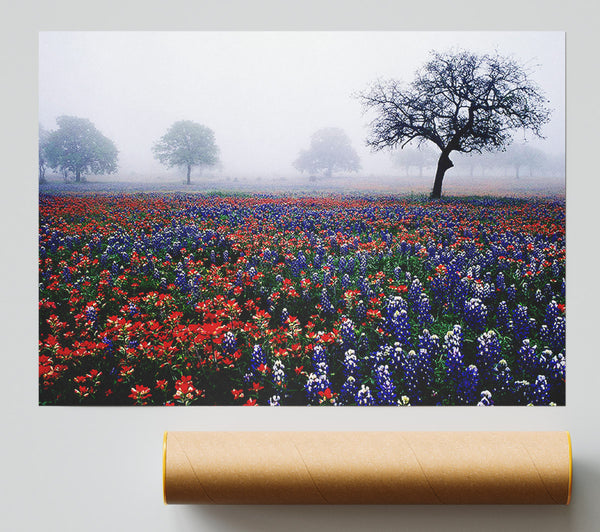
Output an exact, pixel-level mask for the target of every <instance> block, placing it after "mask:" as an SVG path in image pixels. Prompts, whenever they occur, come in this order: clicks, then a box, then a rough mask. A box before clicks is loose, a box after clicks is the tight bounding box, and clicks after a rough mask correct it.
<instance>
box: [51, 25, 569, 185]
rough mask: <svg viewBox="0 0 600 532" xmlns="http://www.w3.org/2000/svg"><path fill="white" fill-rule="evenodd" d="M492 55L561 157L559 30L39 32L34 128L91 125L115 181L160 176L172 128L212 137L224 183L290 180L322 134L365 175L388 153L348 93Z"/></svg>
mask: <svg viewBox="0 0 600 532" xmlns="http://www.w3.org/2000/svg"><path fill="white" fill-rule="evenodd" d="M448 48H464V49H467V50H471V51H476V52H482V53H483V52H494V51H498V52H499V53H501V54H503V55H509V56H512V57H514V58H515V59H517V60H519V61H520V62H522V63H523V64H525V65H526V66H528V67H529V66H530V67H532V68H533V69H534V72H533V74H532V76H531V77H532V78H533V79H534V80H535V81H536V82H537V83H538V84H539V86H540V87H541V88H542V90H543V92H544V93H545V95H546V97H547V98H548V99H549V100H550V103H549V106H550V107H551V108H552V109H553V110H554V112H553V114H552V120H551V122H550V123H549V124H548V125H547V126H546V127H545V129H544V134H545V136H546V137H547V138H546V140H545V141H541V142H537V141H536V142H534V144H535V145H536V146H538V147H541V148H543V149H544V150H546V151H548V152H555V153H564V143H565V137H564V132H565V120H564V119H565V109H564V105H565V41H564V33H562V32H547V31H546V32H305V31H298V32H193V33H192V32H42V33H40V63H39V120H40V123H41V124H42V125H43V126H44V127H45V128H47V129H54V128H56V123H55V119H56V118H57V117H58V116H60V115H63V114H67V115H74V116H80V117H84V118H89V119H90V120H91V121H92V122H93V123H94V124H95V125H96V127H97V128H98V129H99V130H100V131H101V132H102V133H104V134H105V135H106V136H108V137H109V138H111V139H112V140H113V141H114V142H115V144H116V145H117V148H118V149H119V151H120V154H119V162H120V171H121V173H127V172H130V171H136V172H138V173H142V172H146V171H153V172H156V171H161V168H162V167H161V166H160V165H159V164H158V162H156V161H154V160H153V158H152V153H151V151H150V149H151V146H152V144H153V143H154V142H155V141H156V140H158V138H160V137H161V136H162V135H163V134H164V133H165V131H166V130H167V128H168V127H169V126H170V125H171V124H172V123H173V122H175V121H177V120H184V119H185V120H193V121H196V122H199V123H201V124H204V125H206V126H208V127H210V128H211V129H213V131H214V132H215V136H216V140H217V144H218V145H219V147H220V150H221V160H222V163H223V172H224V173H225V174H227V175H238V174H239V175H244V174H248V175H260V174H264V175H266V176H276V175H296V171H295V170H294V169H293V167H292V162H293V160H294V159H295V158H296V156H297V154H298V152H299V151H300V150H301V149H303V148H306V147H307V146H308V143H309V138H310V135H311V134H312V133H313V132H314V131H315V130H317V129H319V128H322V127H328V126H334V127H340V128H342V129H344V130H345V131H346V132H347V134H348V135H349V136H350V138H351V140H352V143H353V145H354V147H355V149H356V150H357V151H358V153H359V155H360V157H361V163H362V166H363V171H364V173H367V174H368V173H376V172H377V171H382V170H384V169H386V168H387V167H388V166H389V153H388V152H384V153H383V154H373V153H372V152H371V151H370V149H369V148H366V147H365V146H364V143H365V138H366V136H367V134H368V127H367V124H368V122H369V117H368V116H367V115H363V113H362V108H361V105H360V103H359V101H358V100H357V99H356V98H354V97H353V94H355V93H357V92H359V91H362V90H365V89H367V88H368V87H369V85H370V83H371V82H372V81H374V80H375V79H377V78H395V79H400V80H403V81H406V82H409V81H411V80H412V79H413V74H414V72H415V70H416V69H417V68H419V67H420V66H421V65H422V64H423V63H424V62H425V61H427V59H428V54H429V51H431V50H433V49H435V50H446V49H448Z"/></svg>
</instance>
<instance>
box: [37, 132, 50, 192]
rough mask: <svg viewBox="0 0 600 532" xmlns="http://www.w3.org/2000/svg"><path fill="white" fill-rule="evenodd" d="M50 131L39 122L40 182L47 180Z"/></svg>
mask: <svg viewBox="0 0 600 532" xmlns="http://www.w3.org/2000/svg"><path fill="white" fill-rule="evenodd" d="M49 137H50V132H49V131H48V130H47V129H45V128H44V126H42V124H39V127H38V168H39V174H40V183H45V182H46V169H47V168H48V156H47V155H46V150H47V149H48V139H49Z"/></svg>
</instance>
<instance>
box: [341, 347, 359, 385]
mask: <svg viewBox="0 0 600 532" xmlns="http://www.w3.org/2000/svg"><path fill="white" fill-rule="evenodd" d="M342 366H343V368H344V376H345V377H346V379H347V378H348V377H356V376H357V375H358V358H357V357H356V352H355V351H354V349H348V351H346V352H345V353H344V360H343V362H342Z"/></svg>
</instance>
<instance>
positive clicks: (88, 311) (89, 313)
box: [85, 305, 98, 325]
mask: <svg viewBox="0 0 600 532" xmlns="http://www.w3.org/2000/svg"><path fill="white" fill-rule="evenodd" d="M85 317H86V318H87V319H88V320H89V321H91V322H92V324H93V325H95V324H96V322H97V320H98V311H97V310H96V307H93V306H92V305H89V306H87V307H86V308H85Z"/></svg>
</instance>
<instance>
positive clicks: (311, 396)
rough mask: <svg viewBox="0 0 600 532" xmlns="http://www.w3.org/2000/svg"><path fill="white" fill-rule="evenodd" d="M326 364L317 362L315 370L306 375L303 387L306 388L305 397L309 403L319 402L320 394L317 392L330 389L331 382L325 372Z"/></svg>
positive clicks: (326, 369)
mask: <svg viewBox="0 0 600 532" xmlns="http://www.w3.org/2000/svg"><path fill="white" fill-rule="evenodd" d="M327 371H328V368H327V364H325V363H320V364H317V367H316V368H315V372H314V373H311V374H310V375H308V378H307V380H306V384H305V386H304V389H305V390H306V397H307V399H308V402H309V403H310V404H318V403H320V398H321V396H320V395H319V392H325V390H327V389H328V388H329V389H330V390H331V382H330V381H329V376H328V374H327Z"/></svg>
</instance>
